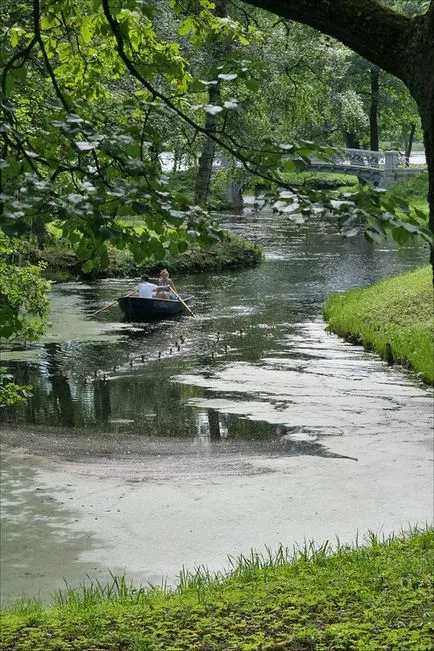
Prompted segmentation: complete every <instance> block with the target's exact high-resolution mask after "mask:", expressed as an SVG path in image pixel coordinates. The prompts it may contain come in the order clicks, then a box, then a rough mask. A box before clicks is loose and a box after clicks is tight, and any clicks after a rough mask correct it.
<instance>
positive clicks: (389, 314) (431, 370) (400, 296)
mask: <svg viewBox="0 0 434 651" xmlns="http://www.w3.org/2000/svg"><path fill="white" fill-rule="evenodd" d="M323 311H324V318H325V319H326V321H327V322H328V326H329V329H330V330H331V331H332V332H335V333H336V334H338V335H340V336H341V337H345V338H346V339H348V340H350V341H353V342H354V343H357V344H361V345H363V346H365V347H366V348H369V349H373V350H375V351H376V352H378V353H379V354H380V355H381V357H382V358H383V359H385V360H387V361H388V362H389V363H393V362H396V363H400V364H404V365H406V366H408V367H410V368H412V369H414V370H415V371H417V372H418V373H420V375H421V377H422V378H423V379H424V381H425V382H428V383H430V384H433V383H434V335H433V286H432V270H431V267H429V266H427V267H424V268H422V269H417V270H416V271H411V272H407V273H404V274H401V275H399V276H396V277H394V278H388V279H386V280H383V281H381V282H379V283H377V284H375V285H372V286H371V287H367V288H364V289H361V288H357V289H351V290H349V291H347V292H344V293H342V294H333V295H332V296H330V297H329V298H328V299H327V301H326V303H325V305H324V310H323Z"/></svg>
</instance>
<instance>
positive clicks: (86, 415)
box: [1, 212, 428, 457]
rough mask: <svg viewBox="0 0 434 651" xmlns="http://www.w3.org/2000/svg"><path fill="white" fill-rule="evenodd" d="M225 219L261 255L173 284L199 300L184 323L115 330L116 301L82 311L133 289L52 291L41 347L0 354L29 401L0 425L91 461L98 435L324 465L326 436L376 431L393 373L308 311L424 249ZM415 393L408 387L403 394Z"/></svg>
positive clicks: (393, 395) (120, 285)
mask: <svg viewBox="0 0 434 651" xmlns="http://www.w3.org/2000/svg"><path fill="white" fill-rule="evenodd" d="M234 219H236V222H234V221H233V220H234ZM224 222H225V223H224V225H225V226H227V227H229V228H231V230H233V231H234V232H236V233H237V234H239V235H241V236H243V237H246V238H249V239H251V240H253V241H255V242H258V243H259V244H261V245H262V246H264V248H265V250H266V260H265V262H264V263H263V264H262V265H261V266H260V267H257V268H254V269H248V270H244V271H230V272H225V273H221V274H216V273H214V274H202V275H198V276H194V275H191V276H188V277H184V278H180V279H178V281H177V284H178V286H180V287H181V288H182V290H183V291H186V292H187V293H190V292H191V293H192V294H194V295H195V296H196V297H197V299H196V303H195V306H194V311H195V313H196V315H197V316H196V318H192V317H188V316H186V317H182V318H180V319H177V320H173V321H168V322H163V323H157V324H155V323H154V324H142V325H140V324H136V325H134V324H125V323H122V322H121V315H120V312H119V310H118V308H117V306H114V307H112V308H110V309H108V310H106V311H104V312H102V313H100V314H99V315H98V316H97V317H92V316H91V315H92V314H93V312H95V311H96V310H98V309H99V308H100V307H102V306H103V305H104V304H105V302H110V301H112V300H113V298H114V297H116V296H119V295H122V294H123V293H126V292H127V291H131V288H132V287H134V283H132V282H131V281H125V280H115V281H101V282H98V283H95V284H84V283H68V284H58V285H55V286H53V289H52V315H51V316H52V319H51V320H52V322H53V328H52V329H51V331H50V332H49V333H48V335H47V338H46V339H45V341H44V342H42V343H40V344H37V345H34V346H32V347H31V348H30V349H29V351H28V352H27V353H23V352H18V353H16V352H14V351H10V352H9V353H8V354H7V355H6V356H5V359H6V360H7V363H8V366H9V368H10V369H11V371H12V372H13V373H14V375H15V377H16V379H17V381H18V382H20V383H23V384H29V383H30V384H32V385H33V386H34V396H33V397H32V398H31V399H30V400H29V401H28V403H26V404H25V405H17V406H15V407H14V408H11V409H8V410H5V411H3V412H2V413H1V419H2V421H3V423H4V425H6V424H9V425H12V424H13V425H14V426H15V431H19V430H20V429H21V430H23V429H24V426H28V425H33V426H36V427H39V428H41V427H42V428H43V429H44V432H45V439H46V440H47V441H49V440H50V437H55V438H56V436H57V434H56V432H58V428H59V427H61V428H66V429H67V430H68V432H69V434H68V436H69V443H71V440H72V439H75V440H76V441H80V440H86V441H90V445H89V446H87V447H80V446H72V448H71V454H73V455H75V457H78V456H80V454H93V455H98V454H99V450H100V448H101V446H103V444H102V442H103V439H104V440H105V438H107V437H109V438H110V437H111V439H110V440H112V441H119V439H122V441H123V442H124V443H123V444H124V445H125V446H126V448H125V449H126V450H128V449H130V448H131V446H132V447H133V448H134V445H133V441H135V440H137V439H141V440H142V439H143V440H144V439H147V440H150V439H158V440H162V439H165V440H166V441H169V440H170V441H175V440H180V439H183V440H191V439H201V440H207V441H209V443H210V445H213V444H215V448H216V453H217V451H218V449H219V446H220V448H221V442H222V441H231V442H234V443H237V442H240V441H243V442H245V443H247V444H248V445H249V450H251V451H252V452H254V451H255V450H260V451H261V453H265V454H274V453H277V454H281V455H290V454H291V455H292V454H317V455H321V456H333V452H331V450H330V446H329V441H330V440H331V439H332V437H333V436H335V435H336V431H342V430H344V429H345V428H347V430H348V428H356V427H366V428H368V429H369V428H371V429H373V430H375V428H376V427H378V422H377V421H378V414H380V418H381V417H382V416H381V415H382V414H383V415H384V413H385V412H387V411H388V410H390V409H399V407H400V399H401V397H402V396H404V398H405V400H407V399H408V394H407V393H406V391H405V390H404V389H403V390H398V391H397V390H396V387H397V386H398V385H399V383H400V380H399V374H398V373H397V372H396V371H394V370H391V369H389V368H388V367H386V366H385V365H383V364H382V363H381V362H380V361H378V360H377V359H376V357H375V356H370V355H368V354H367V353H364V352H363V351H360V349H357V348H353V347H351V346H349V345H347V344H344V343H342V342H340V341H339V340H338V339H337V338H335V337H332V336H329V335H326V334H325V333H324V327H323V323H322V321H321V319H320V316H319V315H320V313H321V306H322V303H323V301H324V299H325V298H326V296H327V295H328V294H329V293H331V292H334V291H341V290H344V289H346V288H348V287H352V286H360V285H362V286H364V285H367V284H369V283H372V282H374V281H376V280H378V279H380V278H382V277H384V276H388V275H392V274H394V273H397V272H399V271H401V270H403V269H408V268H413V267H415V266H418V265H420V264H425V263H426V262H427V257H428V253H427V249H426V247H424V246H423V245H415V246H412V247H407V248H403V249H397V248H396V247H394V246H393V245H391V246H390V247H389V246H382V247H376V246H374V245H371V244H369V243H367V242H366V241H365V240H364V239H362V238H354V239H343V238H341V237H340V236H339V235H337V234H336V232H335V231H334V230H333V228H332V227H330V226H329V225H327V224H316V223H310V224H307V225H304V226H302V227H298V226H295V225H294V224H292V223H291V222H289V221H287V220H285V218H284V217H282V216H277V215H275V214H272V213H267V212H264V213H257V214H250V215H249V214H245V215H243V216H237V217H236V218H234V217H233V216H227V217H226V218H225V220H224ZM26 354H27V357H25V355H26ZM23 356H24V357H25V358H23ZM410 381H411V380H410ZM423 391H424V390H423V389H420V388H416V385H414V392H415V394H414V396H413V395H411V399H413V397H414V398H415V399H416V398H417V397H419V398H421V399H423V398H424V397H426V396H425V395H424V393H423ZM410 393H411V392H410ZM360 414H363V417H362V416H360ZM374 414H377V415H376V416H375V415H374ZM4 429H5V430H6V429H8V428H5V427H4ZM65 440H66V439H65ZM258 441H259V442H260V446H259V447H258ZM125 442H126V443H125ZM128 442H129V443H128ZM276 442H277V443H278V444H276ZM47 445H49V444H48V443H47ZM104 445H105V444H104ZM273 446H274V447H273ZM103 447H104V446H103ZM116 449H117V450H119V446H118V445H117V446H116ZM167 449H168V448H166V450H167ZM169 451H170V450H169ZM36 452H37V450H36ZM105 453H107V450H105ZM117 453H118V452H117ZM63 454H64V455H66V456H67V455H68V451H67V449H66V446H65V449H64V450H63Z"/></svg>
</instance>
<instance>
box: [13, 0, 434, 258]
mask: <svg viewBox="0 0 434 651" xmlns="http://www.w3.org/2000/svg"><path fill="white" fill-rule="evenodd" d="M401 1H402V2H404V1H405V0H401ZM169 2H170V5H171V6H172V8H173V11H174V15H175V17H176V18H177V20H178V30H179V33H180V34H181V35H183V36H184V37H185V38H186V39H188V41H189V43H190V44H191V46H192V47H195V48H198V49H200V48H201V47H203V46H204V45H206V44H209V43H210V42H212V41H213V39H215V35H216V34H217V33H218V34H219V35H220V36H222V39H224V38H227V39H228V40H232V42H233V45H232V48H231V57H230V61H229V63H227V65H230V66H231V67H232V70H231V71H229V70H225V73H224V74H223V75H222V74H218V75H217V80H216V79H213V80H206V82H205V86H207V85H208V84H210V83H211V82H215V81H218V78H222V77H223V80H226V79H228V78H229V79H230V80H233V79H236V80H239V79H243V80H245V85H246V87H248V83H249V84H250V86H252V82H254V83H256V79H254V71H253V78H252V74H251V73H252V70H251V69H249V67H248V66H246V65H245V61H243V52H242V48H243V47H244V46H245V45H246V44H247V45H248V43H249V40H248V38H246V31H245V30H243V29H241V28H240V25H239V24H238V23H236V21H234V20H232V19H231V18H229V17H219V16H216V15H215V13H216V12H215V11H214V10H215V5H213V4H211V3H210V2H208V0H195V1H194V2H189V3H187V5H185V3H180V2H177V0H169ZM247 5H250V6H256V7H260V8H262V9H269V10H270V9H271V10H272V11H274V12H275V13H278V14H279V15H281V16H283V18H285V19H292V20H296V21H298V22H300V23H306V24H309V25H311V26H313V27H314V28H316V29H320V30H322V31H323V32H325V33H328V34H330V35H332V36H334V37H337V38H340V40H341V41H342V42H345V43H347V44H348V45H350V46H351V47H353V49H355V50H357V51H359V53H360V54H361V55H362V56H368V57H370V59H371V61H372V63H373V65H377V66H379V67H383V68H385V69H390V70H391V71H394V73H395V74H398V76H399V75H401V78H402V79H403V80H404V81H405V83H407V85H408V87H409V88H410V90H411V91H412V93H413V96H414V97H415V98H416V101H418V105H419V110H420V111H421V115H422V122H423V125H424V129H425V133H426V138H425V140H426V143H427V157H428V162H429V165H430V202H431V204H432V194H433V192H432V142H431V140H432V131H433V129H432V125H431V127H430V126H429V125H430V124H431V123H430V120H431V121H432V109H431V108H428V109H427V108H426V107H425V105H424V103H423V101H424V100H425V99H427V100H428V102H427V104H428V106H429V100H430V99H431V100H432V82H430V83H431V85H429V83H428V82H427V81H426V80H427V79H428V80H430V79H431V78H432V75H431V72H432V71H431V68H430V67H429V66H430V65H431V64H432V45H431V41H430V33H431V32H432V22H433V17H432V16H433V11H432V3H431V5H430V9H429V11H428V12H427V13H426V14H425V15H421V16H416V17H415V18H408V17H407V16H405V15H402V14H399V13H397V12H394V11H392V10H390V9H388V8H386V7H384V6H382V4H380V3H379V2H376V1H374V0H361V2H358V3H357V8H356V5H355V2H354V0H339V1H338V2H333V3H332V2H331V1H330V0H318V2H316V3H315V5H312V0H309V1H308V0H301V1H300V2H295V0H293V1H290V2H286V3H283V2H282V1H281V0H274V2H271V3H268V2H267V3H266V2H265V0H257V1H256V0H252V1H251V2H249V3H247ZM247 5H244V6H247ZM2 7H3V8H2V9H1V10H0V17H1V18H4V20H3V21H2V26H1V27H0V29H3V32H4V36H5V39H4V40H5V42H6V47H5V48H4V51H2V53H1V55H0V57H1V61H2V64H3V72H2V77H1V85H2V92H3V96H4V98H3V110H4V114H5V123H4V125H3V130H2V139H3V143H4V144H3V152H2V153H3V156H2V158H3V160H1V161H0V173H1V178H0V182H1V184H2V187H1V195H0V196H1V210H2V214H1V217H0V223H1V225H2V227H3V228H4V230H5V231H6V232H11V233H24V234H25V233H26V232H28V231H29V230H31V228H32V225H33V224H34V223H35V220H36V219H37V220H39V221H40V220H41V219H42V220H43V221H44V223H48V222H53V221H56V224H57V226H58V228H60V229H61V231H62V234H63V236H64V237H68V238H69V239H70V241H71V242H72V244H73V245H74V247H75V250H76V251H77V253H78V255H79V256H80V258H81V259H82V260H83V262H84V265H83V269H84V270H85V271H91V270H92V268H93V267H94V266H105V265H107V263H108V255H107V242H110V243H111V244H113V245H115V246H118V247H120V248H123V247H125V246H129V247H130V248H131V250H132V251H133V253H134V255H135V258H136V261H137V262H141V261H143V260H144V259H145V258H149V257H151V256H152V257H154V258H155V257H156V258H159V259H161V258H162V257H163V256H164V254H165V253H166V251H167V250H169V251H170V252H171V253H177V252H178V251H183V250H185V249H186V248H187V247H188V246H189V243H190V242H192V241H193V240H194V239H200V240H201V241H202V242H204V243H206V242H209V241H212V239H213V238H215V237H218V229H217V228H216V225H215V224H212V223H210V221H209V217H207V216H206V215H205V214H204V213H203V211H200V210H199V209H198V208H197V207H192V206H188V205H187V206H186V205H185V198H182V197H177V196H176V195H175V194H173V193H171V192H170V189H169V188H168V185H167V180H166V179H164V175H162V173H161V166H160V165H159V160H158V155H157V154H158V151H160V146H161V143H162V141H163V138H164V127H163V125H164V124H166V125H167V124H168V120H167V116H168V114H169V115H170V117H171V118H176V119H177V120H178V121H181V122H183V123H184V124H185V125H187V127H188V128H189V129H191V130H192V132H193V133H196V134H199V135H204V136H205V137H207V138H208V139H210V140H212V141H213V142H214V143H215V145H216V146H217V147H219V148H220V149H221V150H226V151H227V152H229V154H230V156H233V157H236V158H237V159H238V160H239V161H240V162H241V164H242V165H243V166H244V168H245V170H246V171H247V172H248V173H250V174H252V175H253V176H256V177H257V178H258V179H261V178H262V179H266V180H267V182H274V183H275V184H276V186H277V187H278V186H284V187H285V186H286V187H287V188H288V190H289V192H288V193H287V194H286V196H285V197H283V198H284V201H283V204H285V202H286V203H290V204H291V205H290V206H289V207H288V206H287V208H289V210H288V213H291V216H292V217H293V218H297V219H302V214H301V213H303V212H305V213H307V212H309V210H310V209H311V205H312V201H317V200H318V197H314V198H312V196H308V194H307V193H304V194H303V195H299V196H298V197H295V195H294V193H291V187H290V184H289V183H288V182H287V180H285V177H284V172H285V170H286V171H291V170H294V167H295V161H294V159H296V158H304V159H307V158H308V157H309V156H310V155H312V154H313V153H315V155H317V156H327V155H331V154H332V152H331V150H330V149H327V148H321V147H317V146H315V144H314V143H312V142H305V141H297V140H295V141H293V142H289V143H288V141H282V140H281V139H278V138H277V139H276V137H275V133H271V134H269V135H268V134H265V135H264V137H259V138H257V139H252V138H249V139H247V142H246V141H245V140H244V141H243V140H242V139H241V140H240V139H239V138H238V135H239V134H238V133H237V132H236V131H235V129H234V126H235V125H236V124H237V121H238V118H237V119H231V114H232V116H234V115H235V116H237V114H238V113H241V112H242V111H244V106H242V104H241V103H240V102H239V101H238V99H237V98H236V97H233V98H231V97H229V98H228V99H225V98H227V97H228V96H227V95H226V94H224V93H223V90H224V89H223V88H222V89H221V92H220V95H219V97H216V98H215V101H216V104H211V105H210V103H209V98H208V97H207V98H206V99H205V98H204V97H203V95H205V93H204V92H203V89H204V87H203V84H202V82H201V80H200V79H194V78H193V77H192V74H191V72H190V70H189V66H188V61H187V60H186V58H185V56H183V54H182V52H181V49H180V47H179V45H178V44H176V43H173V42H169V41H167V40H165V39H164V38H162V37H160V36H159V35H158V34H157V31H156V27H155V25H156V19H155V15H156V12H158V11H159V10H160V3H158V2H155V0H148V2H144V1H143V0H141V1H140V2H139V1H138V0H117V1H116V2H115V1H114V0H94V2H93V3H92V4H90V3H88V2H85V0H58V1H57V2H55V3H52V2H50V1H49V0H32V2H31V3H27V4H24V3H19V4H18V5H16V3H14V2H13V1H12V0H9V2H8V3H6V5H2ZM4 7H6V8H4ZM165 7H167V5H165ZM186 9H187V10H188V12H189V13H186ZM278 22H280V21H278ZM353 25H357V27H356V28H355V29H354V28H353ZM367 26H368V27H369V29H368V27H367ZM429 30H431V32H430V31H429ZM363 31H364V36H363V37H361V36H360V34H361V33H362V32H363ZM366 32H369V33H368V34H367V33H366ZM249 34H250V33H249V32H247V36H249ZM398 37H400V39H401V42H400V44H399V45H398V44H397V40H398ZM382 39H383V43H381V40H382ZM383 46H384V47H383ZM430 48H431V49H430ZM232 51H233V52H235V53H236V54H238V57H236V56H233V55H232ZM420 52H423V54H422V57H421V56H420ZM430 57H431V58H430ZM419 64H420V66H421V71H422V72H420V70H419V68H418V67H417V66H418V65H419ZM413 72H414V74H413ZM430 75H431V76H430ZM225 83H226V82H225ZM198 85H199V86H201V89H202V93H199V101H197V102H195V101H194V100H195V99H196V97H197V86H198ZM23 86H24V92H23V90H22V89H23ZM222 87H223V84H222ZM41 88H42V89H43V92H42V96H41V99H40V102H39V104H38V106H39V110H38V111H37V112H36V115H35V114H33V113H32V107H31V104H32V103H31V102H29V97H30V96H31V97H33V95H37V93H38V90H39V89H41ZM200 95H202V97H200ZM253 95H255V91H253ZM256 95H260V92H259V93H256ZM38 97H39V96H38ZM254 99H255V97H254ZM355 99H356V98H354V97H350V96H349V95H348V94H347V96H346V98H344V100H345V101H344V102H343V105H344V108H345V111H343V113H345V112H346V113H347V117H348V123H349V125H350V126H351V123H354V122H355V120H354V118H357V114H358V106H357V102H356V101H354V100H355ZM245 104H246V105H247V104H248V102H245ZM29 105H30V107H29ZM113 107H115V110H113ZM348 109H350V110H349V111H348ZM354 109H356V110H354ZM210 112H216V113H218V114H219V122H218V125H217V127H216V129H215V132H214V125H213V126H212V130H211V131H208V130H207V125H206V122H205V120H204V119H203V116H204V115H205V114H207V113H210ZM41 116H42V117H41ZM240 123H241V122H240V121H238V124H240ZM427 125H428V126H427ZM166 130H167V127H166ZM246 133H247V131H246ZM430 138H431V140H430ZM282 171H283V174H282ZM281 203H282V202H281ZM323 203H324V211H325V212H327V211H328V212H329V213H331V212H333V211H335V210H337V211H338V212H339V208H336V202H335V205H333V202H331V201H326V200H325V201H324V202H323ZM340 205H341V206H343V208H342V214H343V213H344V212H345V213H348V212H349V213H351V219H350V220H349V221H348V222H347V223H349V225H350V232H354V231H355V232H359V231H360V230H361V229H363V230H364V232H365V233H366V234H367V235H368V236H372V237H374V236H375V237H380V236H381V235H382V234H383V233H384V230H385V229H384V226H390V227H391V228H392V233H395V235H396V239H397V240H398V241H401V238H402V233H401V231H400V229H401V228H404V235H405V234H406V236H408V235H409V233H410V234H412V233H415V232H418V226H417V224H416V223H410V224H407V225H405V226H404V227H402V225H401V224H400V223H399V221H398V220H396V219H395V218H392V219H391V218H390V215H391V214H392V213H393V212H394V210H395V208H396V205H393V202H391V201H390V200H388V202H387V205H386V204H384V205H383V204H382V201H381V198H379V196H378V194H377V195H373V196H368V193H367V192H361V193H360V194H354V195H353V197H352V198H351V200H350V201H346V202H344V203H342V202H341V204H340ZM295 208H297V211H298V212H297V211H295ZM431 212H432V211H431ZM129 214H136V215H140V214H141V215H144V217H145V219H144V223H143V226H142V229H141V231H140V232H139V231H137V230H136V229H132V228H131V227H126V226H125V225H124V224H122V223H121V222H120V221H119V219H118V217H119V216H122V215H129ZM369 214H370V215H373V217H372V219H376V221H377V223H376V224H375V223H372V222H371V221H370V220H371V217H370V216H369ZM357 220H359V221H358V222H357ZM356 222H357V228H355V225H356ZM352 226H354V228H353V227H352Z"/></svg>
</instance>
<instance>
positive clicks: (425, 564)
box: [1, 528, 434, 651]
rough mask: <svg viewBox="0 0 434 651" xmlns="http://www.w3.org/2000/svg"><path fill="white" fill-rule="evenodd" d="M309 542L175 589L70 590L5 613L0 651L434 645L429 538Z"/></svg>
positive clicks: (372, 650) (296, 650)
mask: <svg viewBox="0 0 434 651" xmlns="http://www.w3.org/2000/svg"><path fill="white" fill-rule="evenodd" d="M363 543H364V544H358V543H357V542H356V543H355V544H354V545H353V546H349V545H340V544H339V543H338V544H337V545H335V547H334V549H332V547H331V545H329V544H328V543H324V544H323V545H321V546H319V547H318V546H315V545H314V544H312V543H306V544H305V545H303V546H301V547H300V548H298V549H293V550H288V549H286V548H284V547H281V548H279V549H278V550H277V551H276V552H272V551H270V550H267V552H266V553H265V554H264V555H261V554H256V553H254V552H252V553H251V555H249V556H241V557H239V558H237V559H232V567H231V573H230V574H223V573H222V574H213V573H210V572H208V571H207V570H206V568H202V567H201V568H198V569H197V570H196V571H194V572H185V571H184V572H183V573H182V574H181V576H180V584H179V587H178V589H177V590H175V591H172V592H170V591H168V590H165V589H135V588H133V587H131V586H130V587H129V586H127V585H126V583H125V580H124V579H122V578H120V579H119V578H116V577H113V582H112V584H111V585H110V586H108V587H105V586H101V585H99V584H93V585H91V586H89V587H88V588H87V589H86V590H84V589H81V590H71V589H68V590H67V591H66V592H65V593H64V594H63V595H62V596H60V597H59V596H58V597H57V599H56V603H55V605H53V606H51V607H49V608H45V609H44V608H42V607H40V606H39V607H38V606H37V605H36V604H35V603H33V605H27V607H25V606H24V605H23V604H21V605H19V606H17V607H15V608H14V609H9V610H8V611H3V613H2V619H1V628H2V640H1V643H2V646H1V648H2V649H3V651H30V650H31V651H54V650H56V651H57V650H62V651H63V650H65V651H79V650H80V651H81V650H84V649H88V650H90V649H92V651H97V650H102V649H106V650H108V649H109V650H110V651H121V650H122V651H133V650H134V651H145V650H148V651H149V650H152V651H160V650H161V651H162V650H165V651H168V650H171V651H181V650H188V651H205V650H207V651H217V650H221V651H223V650H225V651H226V650H233V651H255V650H256V651H260V650H266V649H268V650H270V651H271V650H282V651H283V650H287V651H300V650H306V651H307V650H308V649H318V651H319V650H325V649H339V650H344V649H347V650H350V649H351V650H354V651H356V650H359V651H376V650H377V649H385V650H388V649H390V650H391V651H392V650H395V649H419V651H423V650H424V649H425V650H426V651H428V649H431V646H430V645H431V636H432V617H431V614H432V608H431V607H432V587H433V586H432V563H433V558H432V556H433V554H432V551H433V543H434V537H433V531H432V529H429V528H427V529H425V530H423V531H420V530H419V531H418V530H417V529H414V530H413V531H410V532H407V533H406V534H401V535H398V536H392V537H390V538H387V539H380V538H379V537H377V536H376V535H374V534H370V535H369V536H368V539H367V540H364V541H363Z"/></svg>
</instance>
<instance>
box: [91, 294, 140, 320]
mask: <svg viewBox="0 0 434 651" xmlns="http://www.w3.org/2000/svg"><path fill="white" fill-rule="evenodd" d="M136 293H137V289H135V290H134V291H132V292H130V293H129V294H127V295H126V296H125V298H127V296H132V295H133V294H136ZM117 302H118V299H116V300H115V301H113V303H109V304H108V305H104V307H101V308H100V309H99V310H97V311H96V312H94V313H93V314H91V315H90V316H96V315H97V314H99V313H100V312H103V311H104V310H106V309H107V308H109V307H111V306H112V305H116V303H117Z"/></svg>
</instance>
